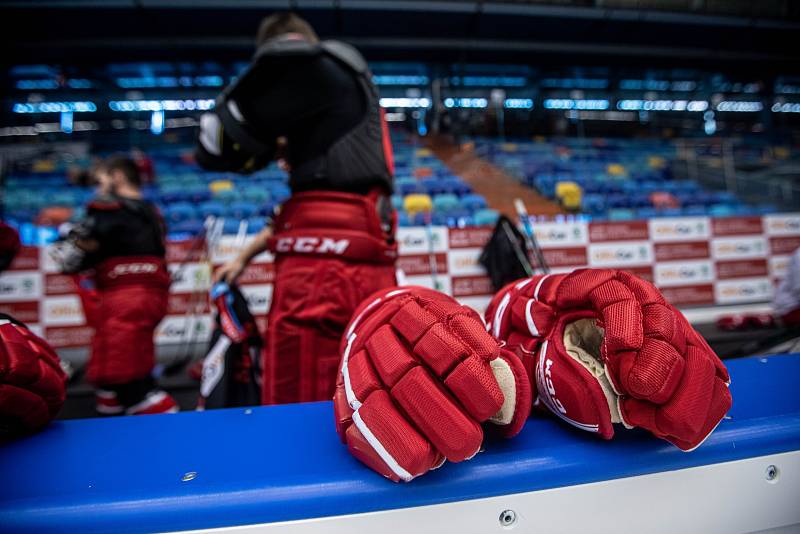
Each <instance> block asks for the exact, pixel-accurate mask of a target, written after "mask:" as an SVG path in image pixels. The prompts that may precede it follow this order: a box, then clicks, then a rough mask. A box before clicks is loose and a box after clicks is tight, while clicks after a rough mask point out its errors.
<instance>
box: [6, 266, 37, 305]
mask: <svg viewBox="0 0 800 534" xmlns="http://www.w3.org/2000/svg"><path fill="white" fill-rule="evenodd" d="M42 276H43V275H42V274H41V273H39V272H38V271H7V272H5V273H3V274H2V275H0V302H25V301H32V300H39V299H40V298H42Z"/></svg>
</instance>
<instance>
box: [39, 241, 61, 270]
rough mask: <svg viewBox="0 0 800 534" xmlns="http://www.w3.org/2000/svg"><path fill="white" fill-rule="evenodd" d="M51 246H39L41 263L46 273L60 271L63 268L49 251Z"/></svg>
mask: <svg viewBox="0 0 800 534" xmlns="http://www.w3.org/2000/svg"><path fill="white" fill-rule="evenodd" d="M48 248H49V247H39V265H40V266H41V269H42V271H44V272H45V273H60V272H61V268H60V267H59V265H58V264H57V263H56V262H55V260H54V259H53V258H52V256H50V253H49V252H47V250H48Z"/></svg>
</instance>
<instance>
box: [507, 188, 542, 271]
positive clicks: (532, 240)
mask: <svg viewBox="0 0 800 534" xmlns="http://www.w3.org/2000/svg"><path fill="white" fill-rule="evenodd" d="M514 208H516V210H517V216H518V217H519V219H520V222H521V223H522V229H523V230H524V231H525V237H526V245H527V246H528V248H529V249H530V251H531V252H532V253H533V257H534V258H535V259H536V263H537V264H538V266H539V269H540V270H541V271H542V273H543V274H547V273H549V272H550V266H548V265H547V260H546V259H545V257H544V253H543V252H542V249H541V247H540V246H539V242H538V241H537V240H536V233H535V232H534V231H533V227H532V226H531V218H530V216H529V215H528V210H527V209H526V208H525V203H524V202H522V199H520V198H515V199H514Z"/></svg>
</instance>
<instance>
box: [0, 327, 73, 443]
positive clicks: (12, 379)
mask: <svg viewBox="0 0 800 534" xmlns="http://www.w3.org/2000/svg"><path fill="white" fill-rule="evenodd" d="M66 384H67V376H66V375H65V374H64V371H62V370H61V366H60V365H59V360H58V356H56V354H55V352H53V349H52V348H50V346H49V345H48V344H47V343H46V342H45V341H44V340H42V339H41V338H39V337H37V336H36V335H34V334H33V333H31V331H30V330H28V329H27V328H26V327H25V326H24V325H22V324H21V323H17V322H16V321H12V320H10V318H8V317H7V316H0V441H3V440H4V439H6V438H10V437H16V436H18V435H21V434H26V433H28V432H33V431H36V430H39V429H40V428H41V427H43V426H44V425H46V424H47V423H48V422H50V420H51V419H53V418H54V417H55V416H56V414H58V411H59V410H60V409H61V406H62V405H63V404H64V399H65V397H66Z"/></svg>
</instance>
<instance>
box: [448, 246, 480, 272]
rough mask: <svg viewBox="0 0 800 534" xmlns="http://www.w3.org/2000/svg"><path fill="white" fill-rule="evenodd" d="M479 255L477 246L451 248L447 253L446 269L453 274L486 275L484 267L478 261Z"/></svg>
mask: <svg viewBox="0 0 800 534" xmlns="http://www.w3.org/2000/svg"><path fill="white" fill-rule="evenodd" d="M480 257H481V249H479V248H461V249H456V250H451V251H450V253H449V254H448V255H447V265H448V270H449V272H450V274H451V275H453V276H486V269H484V268H483V265H481V263H480V261H478V260H479V259H480Z"/></svg>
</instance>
